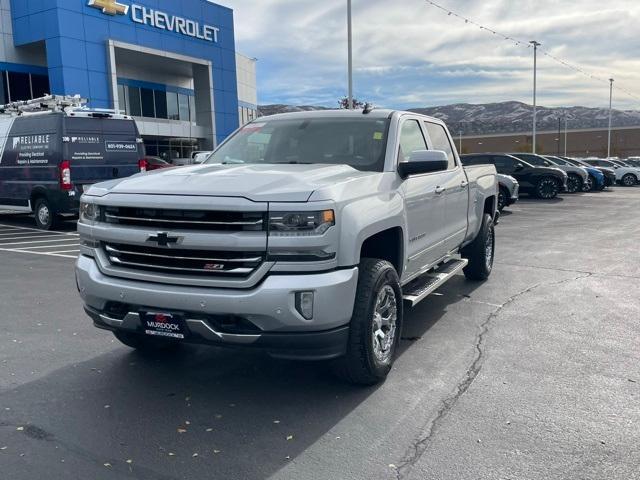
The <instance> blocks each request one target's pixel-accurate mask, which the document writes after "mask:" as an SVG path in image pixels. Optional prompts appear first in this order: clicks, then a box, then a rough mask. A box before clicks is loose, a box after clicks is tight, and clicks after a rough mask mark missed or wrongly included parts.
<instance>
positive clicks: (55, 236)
mask: <svg viewBox="0 0 640 480" xmlns="http://www.w3.org/2000/svg"><path fill="white" fill-rule="evenodd" d="M30 238H60V235H30V236H28V237H10V238H0V242H2V243H0V245H6V244H5V243H4V242H5V241H9V240H29V239H30Z"/></svg>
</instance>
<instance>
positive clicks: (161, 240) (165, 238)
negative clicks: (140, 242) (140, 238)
mask: <svg viewBox="0 0 640 480" xmlns="http://www.w3.org/2000/svg"><path fill="white" fill-rule="evenodd" d="M180 240H182V239H181V238H180V237H170V236H169V234H168V233H167V232H158V233H157V234H156V235H151V236H150V237H149V238H147V242H155V243H157V244H158V246H160V247H168V246H169V245H172V244H176V243H178V242H179V241H180Z"/></svg>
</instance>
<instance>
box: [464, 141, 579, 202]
mask: <svg viewBox="0 0 640 480" xmlns="http://www.w3.org/2000/svg"><path fill="white" fill-rule="evenodd" d="M461 158H462V163H463V164H464V165H483V164H488V165H494V166H495V167H496V170H497V171H498V173H501V174H503V175H511V176H512V177H514V178H516V179H517V180H518V183H519V184H520V192H522V193H527V194H529V195H535V196H536V197H538V198H542V199H546V200H550V199H553V198H555V197H557V196H558V194H559V193H560V192H563V191H566V189H567V180H568V177H567V174H566V173H565V172H563V171H562V170H560V169H559V168H549V167H535V166H533V165H531V164H529V163H527V162H526V161H525V160H521V159H519V158H516V157H514V156H512V155H508V154H506V153H473V154H469V155H462V157H461Z"/></svg>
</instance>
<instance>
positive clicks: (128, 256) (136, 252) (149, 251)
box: [103, 243, 264, 278]
mask: <svg viewBox="0 0 640 480" xmlns="http://www.w3.org/2000/svg"><path fill="white" fill-rule="evenodd" d="M103 248H104V251H105V253H106V254H107V257H108V258H109V262H111V264H112V265H114V266H117V267H122V268H126V269H131V270H144V271H151V272H163V273H169V274H173V275H176V274H177V275H187V276H205V277H215V276H220V277H225V278H226V277H248V276H249V275H251V274H252V273H253V272H254V271H255V270H256V269H257V268H258V267H259V266H260V265H261V264H262V263H263V261H264V253H260V252H229V251H224V252H218V251H209V250H206V251H204V250H184V249H181V250H179V249H174V248H150V247H146V246H145V247H139V246H135V245H119V244H110V243H109V244H104V246H103Z"/></svg>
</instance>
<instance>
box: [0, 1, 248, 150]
mask: <svg viewBox="0 0 640 480" xmlns="http://www.w3.org/2000/svg"><path fill="white" fill-rule="evenodd" d="M0 2H2V3H1V4H0V7H1V10H0V14H1V16H2V21H1V22H0V30H1V32H0V33H1V34H2V44H1V45H0V46H1V47H2V48H1V49H0V73H1V74H2V75H0V78H1V80H0V103H7V102H8V101H9V100H11V101H15V100H23V99H26V98H24V97H28V96H31V97H32V98H33V97H37V96H38V95H40V94H42V93H53V94H60V95H74V94H80V95H81V96H83V97H85V98H87V99H89V105H90V106H91V107H95V108H116V109H120V110H123V111H126V112H127V113H128V114H130V115H132V116H134V117H135V118H136V120H137V121H138V124H139V127H140V130H141V132H142V135H143V137H144V139H145V143H146V144H147V150H148V151H149V150H150V152H149V153H150V154H158V155H161V156H165V157H166V156H167V155H169V156H173V157H182V156H186V155H187V154H188V153H189V152H190V151H191V150H195V149H208V148H211V147H213V146H214V145H215V144H217V143H219V142H220V141H222V140H223V139H224V138H225V137H227V136H228V135H229V134H230V133H232V132H233V131H234V130H235V129H236V128H237V127H238V126H239V125H240V124H241V123H244V122H246V121H248V120H250V119H252V118H254V117H255V115H256V110H257V106H256V104H257V94H256V88H255V61H254V60H253V59H250V58H248V57H245V56H243V55H240V54H238V53H237V52H236V49H235V38H234V16H233V11H232V10H231V9H229V8H227V7H224V6H220V5H216V4H214V3H211V2H209V1H206V0H136V1H128V0H0ZM9 18H10V22H9ZM19 97H23V98H19ZM3 100H4V101H3Z"/></svg>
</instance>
